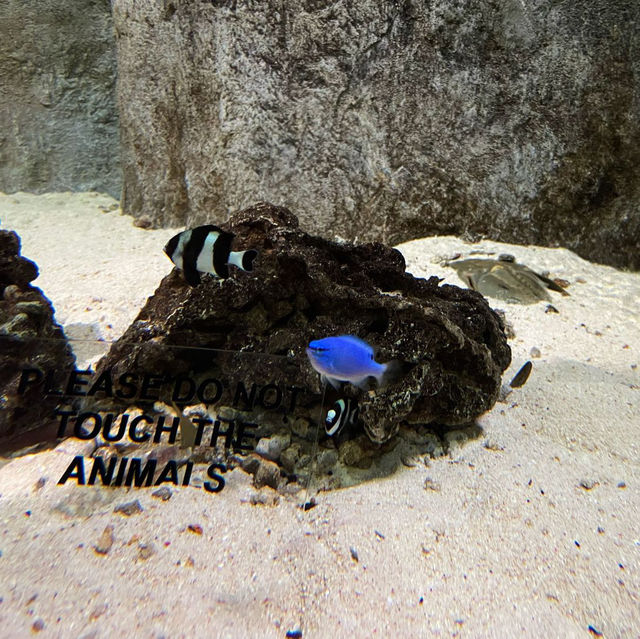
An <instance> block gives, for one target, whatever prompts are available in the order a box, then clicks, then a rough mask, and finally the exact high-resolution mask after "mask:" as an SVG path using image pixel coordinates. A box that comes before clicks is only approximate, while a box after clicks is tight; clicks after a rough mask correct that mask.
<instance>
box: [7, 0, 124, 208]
mask: <svg viewBox="0 0 640 639" xmlns="http://www.w3.org/2000/svg"><path fill="white" fill-rule="evenodd" d="M115 82H116V51H115V42H114V37H113V23H112V20H111V7H110V3H109V0H72V1H71V2H60V1H59V0H58V1H56V0H37V2H34V1H33V0H2V1H1V2H0V191H5V192H13V191H18V190H25V191H32V192H35V193H43V192H45V191H64V190H97V191H106V192H108V193H110V194H112V195H114V196H117V197H119V196H120V189H121V172H120V149H119V142H118V116H117V109H116V100H115Z"/></svg>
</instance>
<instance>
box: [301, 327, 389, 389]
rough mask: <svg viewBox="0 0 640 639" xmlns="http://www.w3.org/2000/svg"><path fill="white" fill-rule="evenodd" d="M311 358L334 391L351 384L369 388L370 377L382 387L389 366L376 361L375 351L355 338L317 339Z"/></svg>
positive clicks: (311, 347) (310, 354) (351, 336)
mask: <svg viewBox="0 0 640 639" xmlns="http://www.w3.org/2000/svg"><path fill="white" fill-rule="evenodd" d="M307 356H308V357H309V361H310V362H311V366H313V368H314V369H315V370H316V371H318V373H320V375H321V376H322V379H323V381H324V380H327V381H328V382H329V383H330V384H331V385H332V386H333V387H334V388H340V382H351V383H352V384H355V385H356V386H358V387H360V388H363V389H366V388H367V380H368V378H369V377H375V378H376V380H377V382H378V385H381V384H383V381H384V377H385V373H386V372H387V367H388V366H389V364H379V363H378V362H376V361H375V359H374V353H373V348H372V347H371V346H370V345H369V344H367V342H365V341H364V340H362V339H360V338H359V337H355V336H354V335H339V336H337V337H325V338H323V339H317V340H314V341H312V342H310V343H309V346H308V348H307Z"/></svg>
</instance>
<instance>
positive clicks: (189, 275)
mask: <svg viewBox="0 0 640 639" xmlns="http://www.w3.org/2000/svg"><path fill="white" fill-rule="evenodd" d="M184 279H185V280H187V283H188V284H190V285H191V286H198V284H200V273H198V271H196V269H195V268H194V267H193V266H187V265H185V267H184Z"/></svg>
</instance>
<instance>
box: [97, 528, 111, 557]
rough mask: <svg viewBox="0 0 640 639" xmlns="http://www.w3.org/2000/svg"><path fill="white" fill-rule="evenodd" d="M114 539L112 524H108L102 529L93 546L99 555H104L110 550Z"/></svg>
mask: <svg viewBox="0 0 640 639" xmlns="http://www.w3.org/2000/svg"><path fill="white" fill-rule="evenodd" d="M114 539H115V537H114V536H113V526H111V525H109V526H107V527H106V528H105V529H104V530H103V531H102V534H101V535H100V539H98V543H96V545H95V546H94V547H93V548H94V550H95V551H96V553H98V554H99V555H106V554H107V553H108V552H109V551H110V550H111V546H113V542H114Z"/></svg>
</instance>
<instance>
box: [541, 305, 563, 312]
mask: <svg viewBox="0 0 640 639" xmlns="http://www.w3.org/2000/svg"><path fill="white" fill-rule="evenodd" d="M544 312H545V313H559V312H560V311H559V310H558V309H557V308H556V307H555V306H554V305H553V304H547V308H545V309H544Z"/></svg>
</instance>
